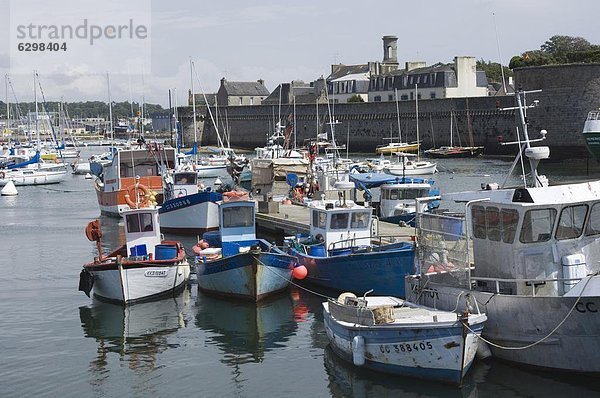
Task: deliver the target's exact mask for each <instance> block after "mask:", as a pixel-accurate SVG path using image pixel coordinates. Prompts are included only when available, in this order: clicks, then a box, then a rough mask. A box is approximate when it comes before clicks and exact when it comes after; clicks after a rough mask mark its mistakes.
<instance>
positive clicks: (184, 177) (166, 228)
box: [158, 171, 223, 235]
mask: <svg viewBox="0 0 600 398" xmlns="http://www.w3.org/2000/svg"><path fill="white" fill-rule="evenodd" d="M164 180H165V183H164V189H163V193H164V199H163V203H162V204H161V206H160V209H159V210H158V214H159V215H160V228H161V230H162V231H163V232H173V233H178V234H193V235H198V234H202V233H203V232H206V231H212V230H215V229H218V228H219V204H218V203H217V202H219V201H221V200H223V195H221V194H220V193H218V192H212V190H210V189H204V190H199V189H198V175H197V174H196V173H195V172H193V171H177V172H174V173H172V174H169V175H167V176H165V178H164Z"/></svg>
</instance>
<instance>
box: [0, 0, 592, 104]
mask: <svg viewBox="0 0 600 398" xmlns="http://www.w3.org/2000/svg"><path fill="white" fill-rule="evenodd" d="M19 1H22V0H12V3H11V1H10V0H0V7H1V8H2V9H3V10H10V9H11V8H13V9H15V3H18V2H19ZM28 1H33V2H35V0H28ZM138 1H141V2H143V3H144V2H145V3H146V4H147V6H144V7H138V10H140V9H143V10H141V11H139V15H138V16H148V19H149V20H150V22H149V26H150V33H151V35H150V40H151V41H150V43H151V45H150V49H151V51H150V53H145V54H148V56H147V58H146V62H145V63H144V66H142V67H139V68H136V67H131V66H130V65H127V67H125V66H124V65H121V64H120V63H119V59H118V58H115V59H109V60H108V61H109V62H110V63H111V65H110V66H112V67H113V68H111V70H113V71H114V68H116V69H117V70H118V72H120V73H117V72H111V77H110V82H111V83H110V87H111V93H112V98H113V100H115V101H122V100H128V99H129V98H133V99H134V101H140V100H141V98H142V96H143V98H144V99H145V101H146V102H150V103H160V104H162V105H166V104H167V101H168V100H167V92H168V90H169V89H176V91H177V97H178V102H179V104H182V103H185V102H187V91H188V89H189V88H190V66H189V65H190V59H192V60H193V61H194V63H195V67H196V75H197V78H196V77H195V78H194V80H195V81H194V84H195V88H196V89H197V90H196V91H199V90H200V87H201V88H202V89H203V90H204V91H205V92H207V93H208V92H215V91H216V90H217V89H218V86H219V80H220V79H221V77H225V78H227V79H228V80H231V81H254V80H257V79H261V78H262V79H264V80H265V84H266V86H267V88H268V89H269V90H272V89H274V88H275V87H276V86H277V84H278V83H279V82H281V81H291V80H304V81H306V82H309V81H312V80H314V79H316V78H318V77H319V76H320V75H325V76H326V75H327V74H328V73H329V71H330V68H331V66H330V65H331V64H332V63H344V64H358V63H366V62H367V61H380V60H381V59H382V55H383V49H382V41H381V38H382V36H384V35H395V36H398V38H399V40H398V60H399V62H400V64H401V65H403V64H404V62H405V61H410V60H421V61H426V62H427V63H428V64H432V63H436V62H450V61H451V60H452V59H453V58H454V56H456V55H471V56H475V57H477V58H478V59H481V58H483V59H484V60H492V61H494V62H497V61H498V59H499V52H500V54H501V57H502V63H503V64H505V65H506V64H508V61H509V60H510V58H511V57H512V56H513V55H517V54H521V53H522V52H524V51H526V50H531V49H539V47H540V45H541V44H543V43H544V42H545V41H546V40H547V39H548V38H550V37H551V36H553V35H555V34H560V35H569V36H581V37H584V38H585V39H587V40H588V41H590V42H592V43H595V44H600V31H598V29H597V20H598V16H599V15H600V2H598V1H597V0H569V1H567V0H551V1H548V0H527V1H524V0H501V1H497V0H453V1H448V0H428V1H419V2H413V1H411V2H409V1H403V0H379V1H377V2H370V3H369V4H368V3H367V2H366V1H360V2H359V1H356V0H328V1H323V0H302V1H282V0H258V1H247V0H246V1H243V0H221V1H215V0H210V1H206V0H170V1H159V0H153V1H149V0H138ZM107 2H108V3H110V2H112V3H113V4H114V3H116V4H119V3H120V4H121V5H123V4H126V3H127V1H120V2H117V1H116V0H105V1H104V2H103V1H100V0H94V1H91V2H88V3H89V4H91V5H95V6H98V4H108V3H107ZM77 3H78V4H83V3H86V0H79V1H78V2H77ZM49 4H51V6H52V8H51V11H48V10H45V9H44V8H43V7H49ZM39 5H40V7H41V11H40V13H42V14H43V16H44V18H45V19H44V21H45V23H48V24H52V23H56V22H55V19H57V18H59V17H60V15H61V14H62V13H65V12H67V8H69V7H70V4H69V3H68V2H67V0H64V1H62V0H53V1H52V2H46V1H41V0H40V1H39ZM42 5H43V7H42ZM11 6H12V7H11ZM90 7H91V6H90ZM35 9H36V7H30V8H29V10H31V11H30V12H31V15H34V14H35ZM70 9H71V11H72V8H70ZM146 11H147V13H146ZM19 12H20V14H19V19H20V20H21V19H22V18H24V15H25V16H28V15H29V13H28V12H26V13H23V12H22V11H19ZM90 13H92V14H93V12H91V11H89V8H88V9H86V11H85V12H82V14H85V16H86V18H87V17H88V15H89V14H90ZM117 13H118V14H128V13H129V14H131V15H132V16H133V17H136V15H135V14H136V11H131V10H124V11H123V10H121V9H119V10H117ZM1 14H2V15H1V16H0V71H1V72H2V74H6V73H10V75H11V81H12V83H13V86H14V89H15V93H16V96H17V98H18V99H19V100H20V101H29V100H32V98H33V88H32V87H33V85H32V78H31V73H23V70H14V68H13V70H12V71H11V70H10V69H9V67H10V65H11V49H12V47H14V46H16V43H15V41H14V36H15V32H14V31H13V28H14V27H13V28H11V22H14V21H11V12H3V13H1ZM13 16H14V14H13ZM126 17H128V16H127V15H126ZM14 19H17V18H16V17H13V20H14ZM494 20H495V23H494ZM13 25H14V24H13ZM495 25H496V27H497V32H498V36H496V33H495V30H496V29H495ZM497 37H498V42H499V49H498V45H497ZM11 46H12V47H11ZM98 48H100V50H98ZM101 48H102V47H98V46H97V47H95V50H94V51H92V52H90V53H89V54H87V55H86V56H84V57H82V59H83V58H85V59H87V60H88V61H89V59H92V58H91V57H92V55H93V56H94V57H98V56H104V53H103V52H102V50H101ZM12 50H13V52H12V53H14V49H12ZM499 50H500V51H499ZM150 54H151V55H150ZM106 58H109V57H104V58H103V59H102V61H106ZM94 62H96V61H94ZM80 63H81V64H83V63H84V61H81V62H79V61H78V60H70V67H68V68H64V67H59V68H57V67H56V64H53V63H49V62H48V63H46V64H44V63H43V62H42V64H41V65H37V66H36V69H37V70H38V73H39V75H40V78H41V81H42V84H43V88H44V93H45V95H46V98H47V99H48V100H56V99H60V98H61V97H63V98H64V99H65V100H66V101H80V100H82V101H85V100H106V98H107V84H106V76H105V73H99V71H98V70H96V71H93V73H90V72H89V71H90V70H91V69H89V68H88V69H86V68H83V67H79V66H80V65H79V64H80ZM14 64H15V63H14V56H13V66H14ZM53 65H54V66H55V67H53ZM96 65H100V64H98V63H96ZM57 69H58V70H57ZM92 69H93V68H92ZM125 69H127V70H125ZM135 69H138V70H135ZM140 69H141V70H140ZM106 70H108V67H107V68H106ZM113 73H114V74H113ZM0 97H2V98H4V89H3V88H0ZM11 97H12V95H11ZM11 101H12V98H11Z"/></svg>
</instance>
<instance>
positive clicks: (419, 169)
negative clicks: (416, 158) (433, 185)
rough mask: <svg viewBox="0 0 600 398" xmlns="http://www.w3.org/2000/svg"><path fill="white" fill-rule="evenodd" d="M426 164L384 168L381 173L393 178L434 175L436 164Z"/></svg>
mask: <svg viewBox="0 0 600 398" xmlns="http://www.w3.org/2000/svg"><path fill="white" fill-rule="evenodd" d="M425 163H426V164H423V165H420V164H418V163H417V164H416V165H410V166H406V167H404V168H403V167H402V166H401V165H399V166H390V167H387V168H384V169H383V171H384V172H385V173H386V174H391V175H394V176H400V177H402V176H418V175H427V174H434V173H435V172H436V170H437V163H429V162H425Z"/></svg>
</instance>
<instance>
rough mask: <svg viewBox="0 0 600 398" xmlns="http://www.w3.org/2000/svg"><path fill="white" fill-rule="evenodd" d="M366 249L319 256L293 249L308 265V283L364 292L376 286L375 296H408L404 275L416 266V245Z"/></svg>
mask: <svg viewBox="0 0 600 398" xmlns="http://www.w3.org/2000/svg"><path fill="white" fill-rule="evenodd" d="M375 250H377V249H374V250H373V251H368V252H367V251H362V252H354V253H352V254H347V255H337V256H332V257H316V256H310V255H308V254H305V253H301V252H299V251H297V250H296V249H293V248H292V249H290V252H291V254H292V255H293V256H295V257H296V258H297V260H298V264H300V265H304V266H305V267H306V269H307V271H308V275H307V276H306V278H305V279H304V281H306V282H307V283H311V284H314V285H317V286H321V287H325V288H328V289H334V290H337V291H341V292H353V293H355V294H357V295H362V294H364V293H365V292H367V291H369V290H371V289H373V293H372V294H373V295H382V296H396V297H405V293H404V292H405V291H404V277H405V276H406V275H410V274H411V273H412V272H413V269H414V265H413V263H414V254H415V252H414V248H413V246H412V244H409V243H399V244H392V245H387V246H382V247H381V249H380V251H375Z"/></svg>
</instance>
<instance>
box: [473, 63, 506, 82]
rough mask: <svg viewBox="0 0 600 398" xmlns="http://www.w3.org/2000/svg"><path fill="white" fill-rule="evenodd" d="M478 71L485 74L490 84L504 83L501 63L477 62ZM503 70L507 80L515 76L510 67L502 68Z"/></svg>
mask: <svg viewBox="0 0 600 398" xmlns="http://www.w3.org/2000/svg"><path fill="white" fill-rule="evenodd" d="M477 69H478V70H482V71H484V72H485V75H486V76H487V78H488V81H489V82H490V83H502V71H501V69H500V64H499V63H497V62H492V61H487V62H486V61H484V60H483V59H480V60H479V61H477ZM502 69H504V78H505V79H506V78H508V77H509V76H512V75H513V73H512V71H511V70H510V69H509V68H508V67H506V66H502Z"/></svg>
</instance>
